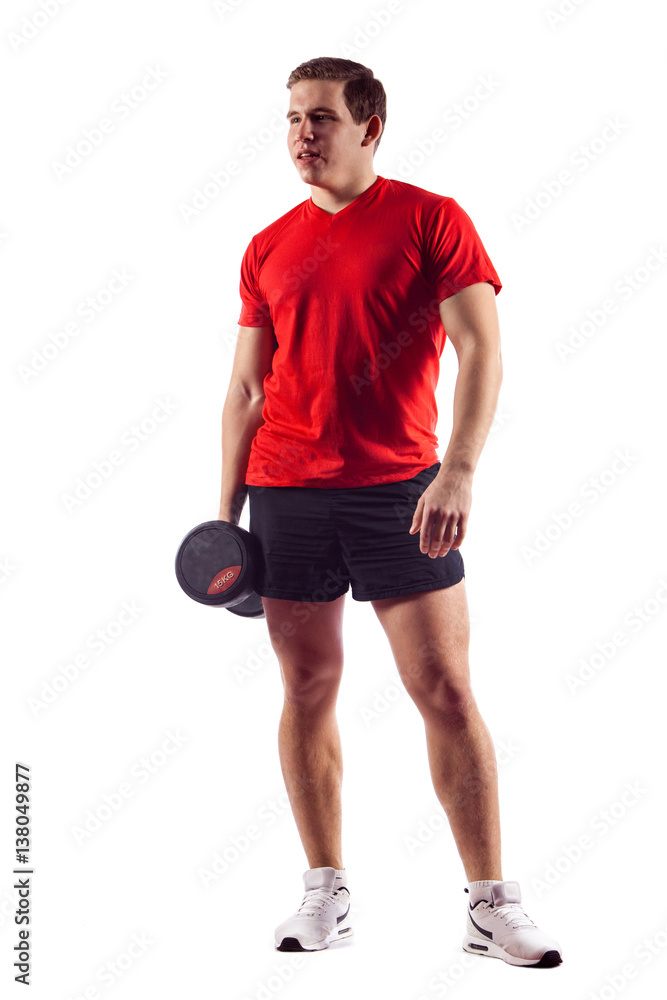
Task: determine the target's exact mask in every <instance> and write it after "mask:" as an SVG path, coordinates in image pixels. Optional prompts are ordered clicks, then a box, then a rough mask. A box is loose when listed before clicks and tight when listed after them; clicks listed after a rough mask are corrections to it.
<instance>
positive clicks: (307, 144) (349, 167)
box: [287, 80, 380, 186]
mask: <svg viewBox="0 0 667 1000" xmlns="http://www.w3.org/2000/svg"><path fill="white" fill-rule="evenodd" d="M344 86H345V83H344V81H343V80H300V81H299V82H298V83H295V84H294V86H293V87H292V89H291V92H290V102H289V110H290V114H289V115H288V125H289V128H288V132H287V146H288V149H289V153H290V156H291V157H292V160H293V162H294V164H295V166H296V169H297V170H298V171H299V174H300V176H301V179H302V180H303V181H305V183H306V184H315V185H324V186H327V185H328V184H334V185H336V184H339V185H342V184H344V183H345V181H346V179H347V178H349V177H350V176H358V175H359V174H362V173H364V172H365V171H367V170H368V168H369V167H370V168H371V169H372V159H373V146H374V144H375V139H377V133H374V134H373V135H372V137H371V136H369V137H368V138H367V139H365V136H366V132H367V129H368V125H369V124H373V123H374V124H376V125H378V124H379V122H380V119H379V118H378V116H377V115H375V116H373V117H371V119H370V120H369V122H366V123H364V122H362V123H361V124H360V125H355V124H354V122H353V121H352V116H351V115H350V112H349V109H348V108H347V106H346V104H345V101H344V100H343V87H344ZM364 139H365V144H364V145H363V146H362V142H364ZM303 152H313V153H316V154H318V155H316V156H310V157H307V158H303V157H302V158H299V154H300V153H303Z"/></svg>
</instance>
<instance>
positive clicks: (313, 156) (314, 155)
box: [297, 153, 320, 160]
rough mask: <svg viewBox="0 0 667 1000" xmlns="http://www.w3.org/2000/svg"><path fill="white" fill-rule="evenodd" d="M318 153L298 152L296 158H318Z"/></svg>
mask: <svg viewBox="0 0 667 1000" xmlns="http://www.w3.org/2000/svg"><path fill="white" fill-rule="evenodd" d="M319 158H320V154H319V153H299V155H298V156H297V160H319Z"/></svg>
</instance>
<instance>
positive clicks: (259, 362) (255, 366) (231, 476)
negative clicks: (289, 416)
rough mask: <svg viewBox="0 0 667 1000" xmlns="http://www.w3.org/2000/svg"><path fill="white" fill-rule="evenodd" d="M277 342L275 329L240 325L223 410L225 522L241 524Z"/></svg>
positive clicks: (222, 497) (221, 517)
mask: <svg viewBox="0 0 667 1000" xmlns="http://www.w3.org/2000/svg"><path fill="white" fill-rule="evenodd" d="M275 347H276V343H275V338H274V333H273V326H240V327H239V333H238V339H237V342H236V351H235V354H234V364H233V367H232V374H231V377H230V380H229V388H228V389H227V398H226V399H225V404H224V407H223V410H222V484H221V491H220V512H219V514H218V518H219V520H221V521H231V522H232V523H233V524H238V523H239V519H240V517H241V511H242V510H243V505H244V504H245V500H246V496H247V493H248V487H247V486H246V483H245V477H246V472H247V469H248V459H249V458H250V448H251V445H252V441H253V438H254V437H255V434H256V433H257V430H258V428H259V427H261V425H262V424H263V423H264V419H263V417H262V409H263V407H264V379H265V377H266V376H267V375H268V373H269V372H270V371H271V365H272V362H273V354H274V351H275Z"/></svg>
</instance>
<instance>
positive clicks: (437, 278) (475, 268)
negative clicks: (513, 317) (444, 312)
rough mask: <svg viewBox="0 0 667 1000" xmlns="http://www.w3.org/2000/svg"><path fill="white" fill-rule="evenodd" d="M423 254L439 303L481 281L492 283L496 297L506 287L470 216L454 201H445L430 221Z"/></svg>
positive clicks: (430, 282)
mask: <svg viewBox="0 0 667 1000" xmlns="http://www.w3.org/2000/svg"><path fill="white" fill-rule="evenodd" d="M423 254H424V258H423V259H424V272H425V276H426V279H427V280H428V282H429V284H430V285H431V287H432V288H433V291H434V292H435V294H436V295H437V298H438V302H441V301H442V300H443V299H446V298H449V296H450V295H454V294H455V293H456V292H460V291H461V289H462V288H467V287H468V285H474V284H476V283H477V282H478V281H490V282H491V284H492V285H493V287H494V289H495V293H496V295H497V294H498V292H499V291H500V289H501V288H502V284H501V283H500V278H499V277H498V274H497V272H496V269H495V268H494V266H493V264H492V263H491V259H490V258H489V255H488V254H487V252H486V250H485V249H484V244H483V243H482V241H481V239H480V237H479V234H478V232H477V230H476V229H475V227H474V225H473V224H472V220H471V218H470V216H469V215H468V214H467V213H466V212H464V210H463V209H462V208H461V206H460V205H459V204H458V202H457V201H455V200H454V199H453V198H444V199H443V201H442V203H441V204H440V205H438V207H437V208H436V209H435V211H434V212H433V213H432V214H431V216H430V218H429V219H428V221H427V222H426V226H425V232H424V246H423Z"/></svg>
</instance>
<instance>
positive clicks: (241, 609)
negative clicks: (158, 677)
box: [176, 520, 266, 618]
mask: <svg viewBox="0 0 667 1000" xmlns="http://www.w3.org/2000/svg"><path fill="white" fill-rule="evenodd" d="M261 559H262V549H261V546H260V544H259V542H258V540H257V539H256V538H255V536H254V535H251V534H250V532H249V531H246V530H245V528H241V527H239V525H238V524H232V523H231V521H220V520H218V521H203V522H202V523H201V524H198V525H197V526H196V527H195V528H193V529H192V531H189V532H188V533H187V535H186V536H185V538H184V539H183V541H182V542H181V544H180V545H179V547H178V552H177V553H176V579H177V580H178V582H179V584H180V585H181V588H182V589H183V590H184V591H185V593H186V594H187V595H188V597H191V598H192V600H193V601H198V602H199V603H200V604H209V605H211V606H212V607H214V608H227V610H228V611H231V612H232V614H235V615H240V616H241V617H242V618H264V617H266V616H265V614H264V606H263V605H262V598H261V597H260V596H259V594H258V593H257V592H256V591H255V581H256V579H257V573H258V570H259V566H260V562H261Z"/></svg>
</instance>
